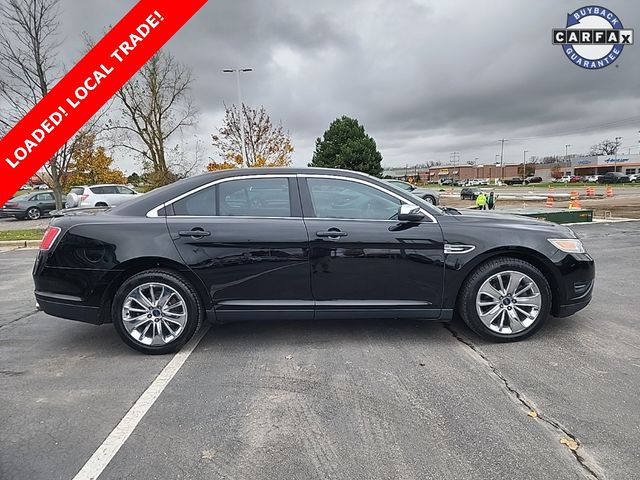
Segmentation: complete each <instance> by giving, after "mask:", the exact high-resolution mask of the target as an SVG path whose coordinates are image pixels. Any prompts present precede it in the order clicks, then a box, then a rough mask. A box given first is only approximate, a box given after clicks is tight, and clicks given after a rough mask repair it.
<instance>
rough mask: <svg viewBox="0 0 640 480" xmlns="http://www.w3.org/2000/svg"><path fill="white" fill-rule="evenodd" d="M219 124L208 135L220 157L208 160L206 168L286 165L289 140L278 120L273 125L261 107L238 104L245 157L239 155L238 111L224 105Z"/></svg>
mask: <svg viewBox="0 0 640 480" xmlns="http://www.w3.org/2000/svg"><path fill="white" fill-rule="evenodd" d="M224 110H225V117H224V121H223V124H222V127H220V128H218V129H217V133H215V134H213V135H211V138H212V140H213V146H214V147H215V148H216V150H217V151H218V154H219V156H220V161H215V160H212V161H211V163H209V165H207V170H210V171H213V170H224V169H228V168H243V167H286V166H289V165H291V154H292V153H293V144H292V143H291V137H290V135H289V132H285V131H284V129H283V127H282V124H278V125H274V124H273V123H272V122H271V119H270V118H269V115H268V114H267V111H266V110H265V108H264V107H260V108H259V109H254V108H251V107H248V106H246V105H245V104H242V115H243V117H242V120H243V121H242V127H243V130H244V146H245V151H246V152H247V154H246V155H247V158H243V153H242V148H241V145H242V135H241V134H240V111H239V109H238V108H237V107H236V106H235V105H233V106H231V107H228V106H226V105H225V107H224Z"/></svg>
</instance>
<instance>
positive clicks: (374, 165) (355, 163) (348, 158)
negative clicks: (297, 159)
mask: <svg viewBox="0 0 640 480" xmlns="http://www.w3.org/2000/svg"><path fill="white" fill-rule="evenodd" d="M309 166H310V167H325V168H344V169H347V170H356V171H358V172H364V173H368V174H369V175H375V176H377V177H379V176H380V175H382V155H381V154H380V152H379V151H378V149H377V147H376V142H375V140H374V139H373V138H371V137H370V136H369V135H367V134H366V133H365V131H364V127H363V126H362V125H360V124H359V123H358V120H356V119H354V118H349V117H347V116H342V117H341V118H337V119H336V120H334V121H333V122H332V123H331V125H329V128H328V129H327V131H325V132H324V135H323V136H322V138H318V139H317V140H316V149H315V151H314V152H313V160H312V161H311V163H310V164H309Z"/></svg>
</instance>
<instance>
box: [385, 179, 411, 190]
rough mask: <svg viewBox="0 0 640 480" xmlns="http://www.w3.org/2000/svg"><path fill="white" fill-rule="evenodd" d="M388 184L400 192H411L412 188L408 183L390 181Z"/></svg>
mask: <svg viewBox="0 0 640 480" xmlns="http://www.w3.org/2000/svg"><path fill="white" fill-rule="evenodd" d="M389 183H390V184H391V185H394V186H396V187H398V188H401V189H402V190H406V191H407V192H410V191H411V190H413V187H412V186H411V185H410V184H408V183H404V182H394V181H390V182H389Z"/></svg>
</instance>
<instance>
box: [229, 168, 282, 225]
mask: <svg viewBox="0 0 640 480" xmlns="http://www.w3.org/2000/svg"><path fill="white" fill-rule="evenodd" d="M218 188H219V198H220V215H243V216H252V217H256V216H257V217H290V216H291V202H290V200H289V180H288V179H287V178H268V177H265V178H249V179H244V180H231V181H228V182H222V183H220V184H219V185H218Z"/></svg>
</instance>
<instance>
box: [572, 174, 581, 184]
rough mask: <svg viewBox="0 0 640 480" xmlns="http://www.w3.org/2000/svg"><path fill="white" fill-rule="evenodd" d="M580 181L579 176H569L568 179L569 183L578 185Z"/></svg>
mask: <svg viewBox="0 0 640 480" xmlns="http://www.w3.org/2000/svg"><path fill="white" fill-rule="evenodd" d="M581 181H582V177H581V176H580V175H571V176H570V177H569V183H578V182H581Z"/></svg>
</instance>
